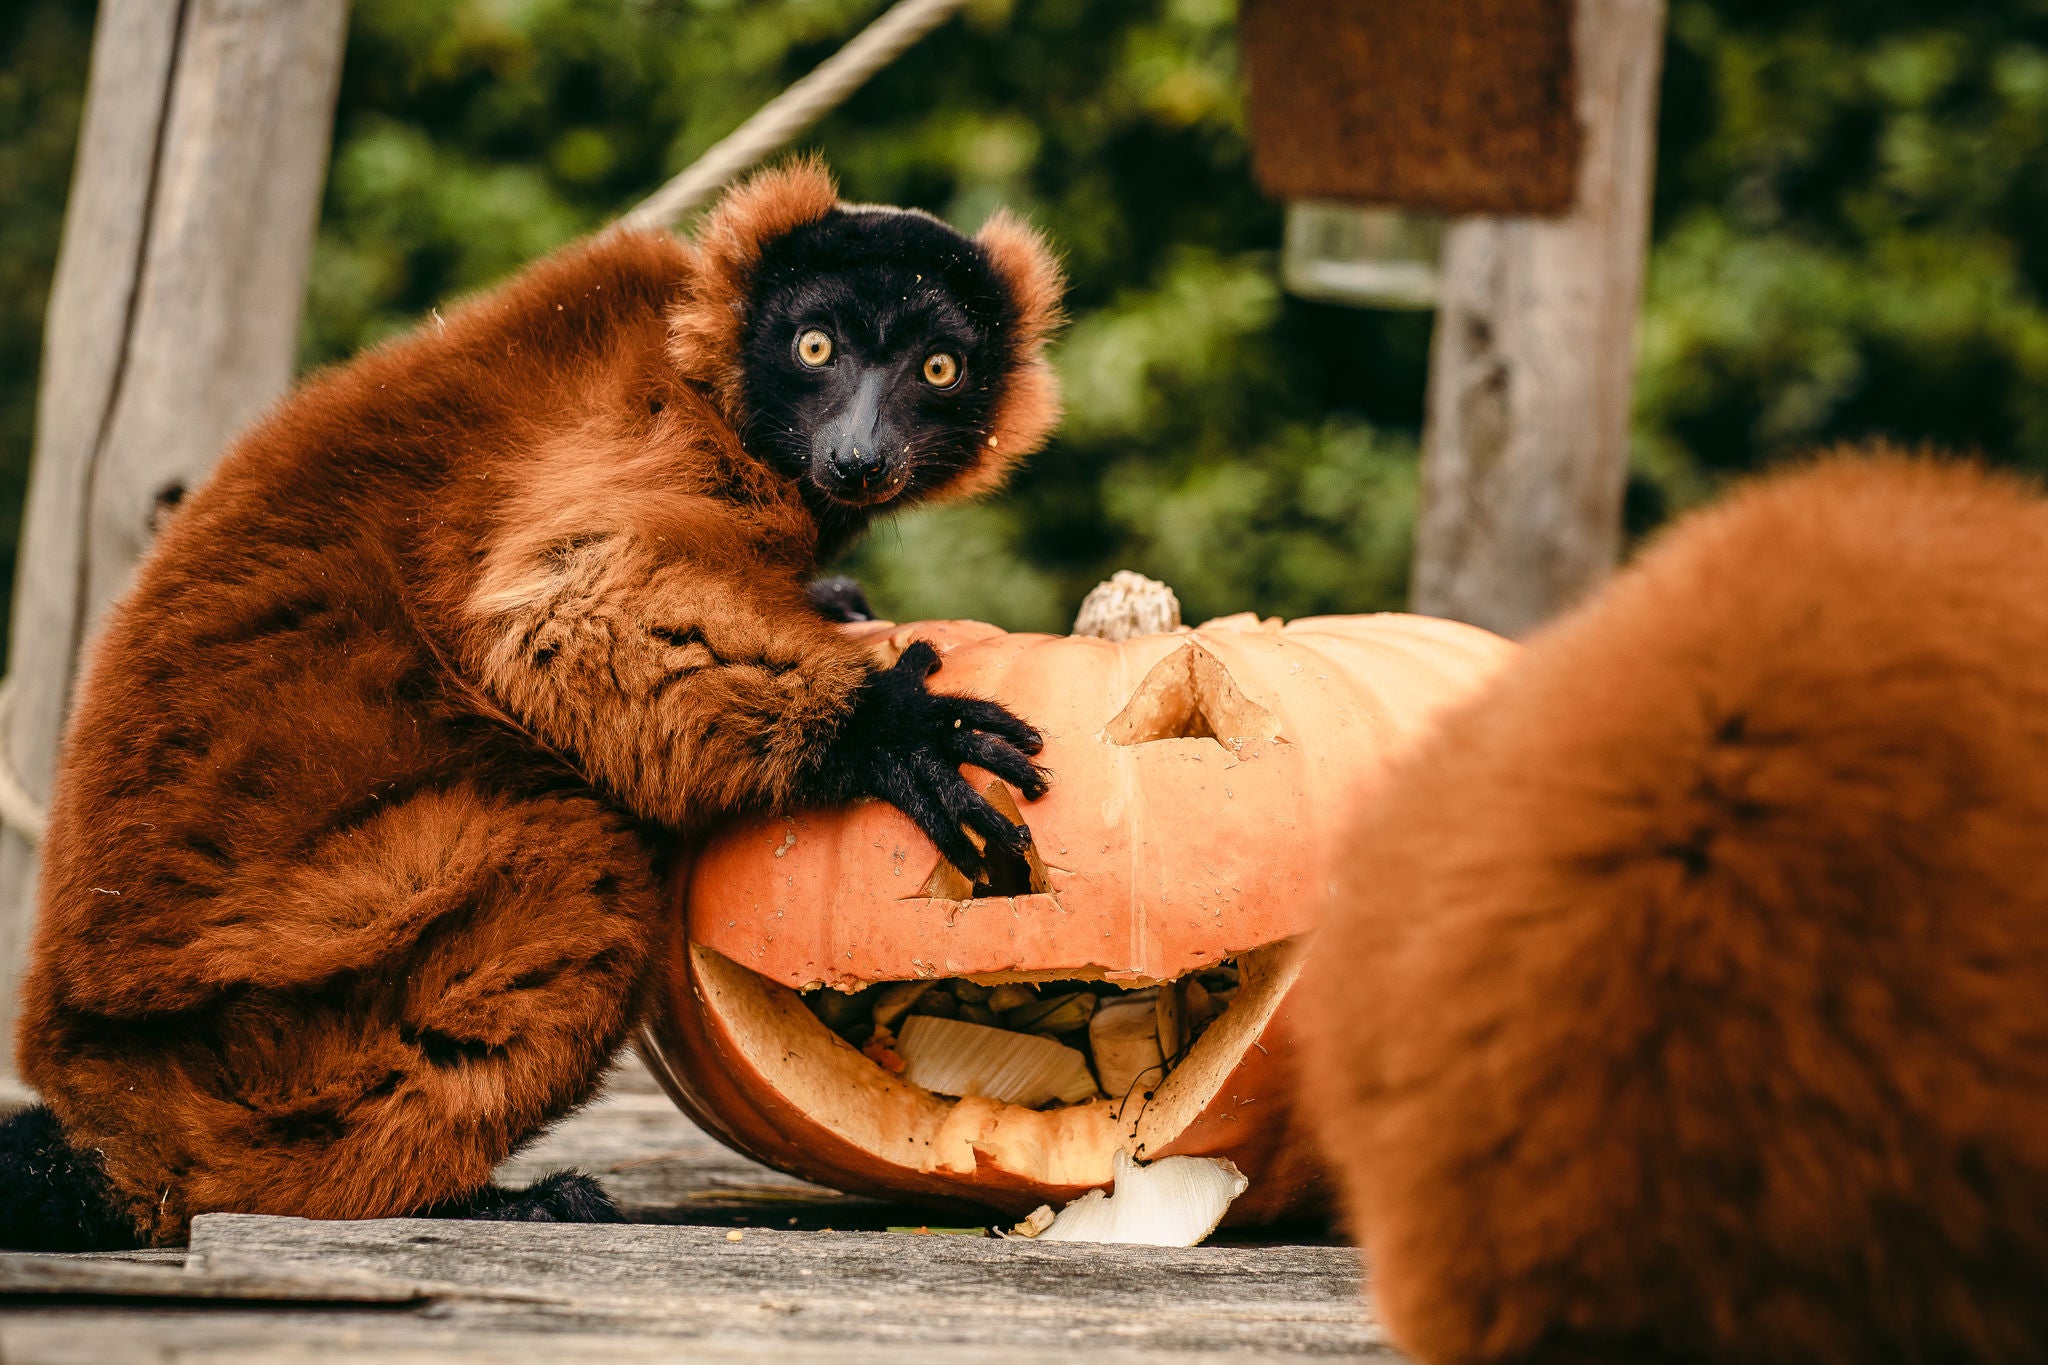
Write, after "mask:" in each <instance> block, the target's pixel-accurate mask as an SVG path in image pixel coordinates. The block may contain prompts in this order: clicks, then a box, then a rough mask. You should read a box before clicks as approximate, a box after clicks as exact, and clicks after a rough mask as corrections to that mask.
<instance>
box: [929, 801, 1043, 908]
mask: <svg viewBox="0 0 2048 1365" xmlns="http://www.w3.org/2000/svg"><path fill="white" fill-rule="evenodd" d="M981 794H982V795H983V796H985V797H987V798H988V803H989V804H990V805H991V806H994V807H995V808H996V809H997V810H999V811H1001V812H1002V813H1003V814H1004V815H1005V816H1007V817H1008V818H1009V819H1011V820H1014V821H1015V822H1017V823H1018V824H1020V825H1021V824H1023V823H1024V817H1023V815H1022V814H1020V813H1019V812H1018V810H1017V800H1016V798H1015V797H1013V796H1011V795H1010V789H1009V788H1008V787H1006V786H1004V785H1003V784H1002V783H1000V782H991V783H990V784H989V785H988V786H986V787H984V788H982V791H981ZM966 834H967V837H968V838H969V839H972V840H973V841H974V846H975V847H976V848H978V849H980V850H981V856H982V857H983V859H985V860H986V862H987V864H988V866H987V870H986V871H985V872H984V873H983V874H982V876H981V878H980V879H979V880H977V881H969V880H968V879H967V874H966V873H964V872H962V871H961V870H960V869H959V868H957V867H955V866H953V865H952V864H951V863H949V862H947V861H946V860H945V859H944V858H940V859H939V862H938V866H936V867H934V868H933V869H932V874H931V875H930V876H929V877H926V878H925V879H924V885H923V887H921V888H920V889H919V890H918V893H917V894H918V895H920V896H930V897H932V898H934V899H937V900H946V901H968V900H979V899H984V898H986V897H990V896H1030V895H1040V894H1045V893H1048V892H1050V891H1051V890H1052V882H1051V880H1050V879H1049V878H1048V877H1047V876H1046V875H1045V860H1044V859H1043V858H1040V857H1039V856H1038V846H1037V845H1036V844H1033V845H1032V846H1030V847H1029V848H1027V849H1025V850H1024V851H1023V852H1022V853H1012V852H1010V850H1008V849H1006V848H990V847H989V846H988V845H987V844H986V843H984V842H983V841H982V838H981V836H980V835H978V834H976V833H975V832H974V831H973V830H968V831H966Z"/></svg>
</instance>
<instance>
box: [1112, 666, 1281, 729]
mask: <svg viewBox="0 0 2048 1365" xmlns="http://www.w3.org/2000/svg"><path fill="white" fill-rule="evenodd" d="M1102 733H1103V737H1104V738H1105V739H1107V740H1108V741H1109V742H1110V743H1112V744H1150V743H1153V742H1154V741H1156V740H1162V739H1209V740H1214V741H1215V742H1216V743H1218V744H1221V745H1223V746H1224V747H1225V748H1227V749H1236V748H1238V747H1239V746H1240V745H1242V744H1243V743H1244V742H1245V741H1246V740H1250V739H1269V740H1270V739H1278V738H1280V720H1279V718H1278V717H1277V716H1275V715H1274V714H1273V713H1272V712H1271V711H1268V710H1267V709H1266V708H1265V707H1263V706H1261V705H1259V704H1258V703H1257V702H1255V701H1253V700H1252V699H1251V698H1250V697H1247V696H1246V695H1245V694H1244V691H1243V689H1242V688H1240V687H1239V686H1238V685H1237V683H1236V681H1235V680H1234V679H1232V678H1231V676H1230V670H1229V669H1227V668H1225V667H1224V666H1223V661H1222V660H1220V659H1218V658H1217V657H1216V656H1215V655H1213V654H1211V653H1210V652H1209V651H1208V650H1206V649H1203V648H1201V647H1200V646H1198V645H1192V644H1190V645H1185V646H1183V647H1182V648H1180V649H1178V650H1175V651H1174V652H1173V653H1171V654H1169V655H1167V656H1166V657H1165V658H1164V659H1161V660H1160V661H1159V662H1158V663H1156V664H1154V665H1153V666H1152V671H1151V672H1150V673H1147V674H1146V675H1145V680H1144V681H1143V682H1141V683H1139V684H1138V690H1137V691H1136V692H1134V693H1132V695H1131V700H1130V701H1129V703H1128V704H1126V705H1125V707H1124V709H1123V710H1122V711H1119V712H1118V713H1117V717H1116V719H1115V720H1112V721H1111V722H1110V723H1109V724H1108V725H1107V726H1105V727H1104V729H1103V732H1102Z"/></svg>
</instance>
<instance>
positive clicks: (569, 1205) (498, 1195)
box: [420, 1171, 626, 1223]
mask: <svg viewBox="0 0 2048 1365" xmlns="http://www.w3.org/2000/svg"><path fill="white" fill-rule="evenodd" d="M420 1216H421V1217H422V1218H467V1219H475V1220H477V1221H481V1222H490V1223H623V1222H625V1221H626V1220H625V1218H624V1217H622V1216H621V1215H620V1213H619V1206H618V1205H616V1204H614V1203H612V1197H611V1196H610V1195H608V1194H606V1193H605V1192H604V1187H603V1186H601V1185H599V1184H598V1183H597V1181H596V1180H594V1179H592V1178H591V1177H590V1176H587V1175H585V1174H583V1173H582V1172H581V1171H556V1172H555V1173H554V1174H553V1175H548V1176H542V1177H541V1178H540V1179H539V1180H536V1181H534V1182H533V1183H532V1184H531V1185H528V1186H527V1187H526V1188H525V1189H523V1190H508V1189H505V1188H504V1187H503V1186H500V1185H486V1186H484V1187H483V1188H482V1189H480V1190H478V1191H477V1192H476V1193H475V1194H472V1195H470V1196H469V1197H468V1198H467V1199H451V1200H449V1201H447V1202H446V1203H442V1204H436V1205H434V1206H433V1207H432V1208H430V1209H428V1210H427V1211H426V1212H425V1213H423V1214H421V1215H420Z"/></svg>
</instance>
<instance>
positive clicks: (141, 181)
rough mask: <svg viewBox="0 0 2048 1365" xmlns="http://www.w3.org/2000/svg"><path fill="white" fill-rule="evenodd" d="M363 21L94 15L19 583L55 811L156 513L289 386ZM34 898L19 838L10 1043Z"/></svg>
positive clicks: (40, 786)
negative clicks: (97, 650)
mask: <svg viewBox="0 0 2048 1365" xmlns="http://www.w3.org/2000/svg"><path fill="white" fill-rule="evenodd" d="M347 22H348V3H347V0H102V3H101V5H100V11H99V19H98V23H97V25H96V29H95V33H94V37H93V53H92V74H91V80H90V84H89V86H88V89H87V94H86V107H85V120H84V124H83V127H82V130H81V132H80V136H79V147H78V160H77V169H76V171H75V172H74V174H73V178H72V184H71V201H70V205H69V208H68V210H67V212H66V214H65V220H64V240H63V244H62V249H61V251H60V253H59V255H58V260H57V277H56V281H55V284H54V287H53V289H52V291H51V296H50V313H49V323H48V328H47V331H46V334H45V340H44V348H43V369H42V380H41V392H40V394H39V396H38V403H37V409H36V443H35V462H34V465H33V467H32V472H31V475H30V479H29V494H28V511H27V515H26V518H25V520H24V524H23V528H22V542H21V543H22V549H21V556H20V566H19V569H18V571H17V574H16V577H15V589H14V627H13V637H12V645H11V647H12V656H11V657H12V673H13V679H14V708H13V724H12V727H11V731H10V733H9V734H7V735H6V736H5V737H4V742H5V743H6V744H7V755H8V757H9V759H10V760H11V761H12V764H13V767H14V770H15V771H16V772H17V773H19V774H20V775H21V778H22V780H23V782H24V784H25V785H26V787H27V788H28V791H29V792H30V794H31V795H32V796H34V797H35V798H36V799H37V800H39V801H45V802H46V801H47V800H48V798H49V788H50V774H51V771H52V768H53V767H54V765H55V761H56V752H57V741H58V735H59V732H60V730H61V728H62V725H63V720H64V715H65V710H66V707H67V705H68V702H69V699H70V694H71V687H72V682H73V679H74V676H75V674H76V672H77V667H78V660H79V656H80V651H81V647H82V644H83V642H84V641H85V639H86V638H87V636H88V635H89V633H90V629H91V626H92V623H93V622H94V621H95V620H97V618H98V617H99V616H100V614H101V613H102V612H103V611H104V610H105V608H106V607H107V605H108V603H109V602H111V601H112V600H113V599H114V598H115V597H116V596H118V595H119V594H120V593H121V592H122V590H123V589H124V588H125V587H126V586H127V584H128V581H129V577H130V575H131V574H132V573H133V571H134V568H135V564H136V562H137V561H138V560H139V559H140V558H141V556H142V554H143V552H144V551H145V550H146V549H147V548H148V546H149V541H150V536H151V532H152V529H153V527H154V525H155V523H156V520H157V518H158V515H159V512H160V509H161V508H162V507H163V506H164V505H167V504H169V503H171V502H173V501H175V499H176V498H178V497H180V496H182V494H183V490H184V489H186V488H189V487H191V486H193V485H195V484H197V483H198V482H199V481H200V480H201V479H203V478H204V477H205V476H206V474H207V472H208V471H209V470H210V469H211V468H212V467H213V463H214V460H215V459H216V458H217V457H218V456H219V454H220V452H221V449H222V447H223V446H224V445H226V443H227V442H228V440H229V438H231V437H232V436H233V435H234V434H235V432H236V431H237V430H238V429H240V428H241V427H242V426H243V425H244V424H245V423H247V422H248V421H249V420H250V419H251V418H252V417H253V416H255V415H256V414H257V413H258V412H259V411H260V410H261V409H262V408H263V407H264V405H265V404H267V403H269V402H270V401H271V400H272V399H274V398H275V397H277V395H278V394H280V393H282V392H283V391H284V389H285V387H286V386H287V385H288V384H289V383H290V381H291V377H292V371H293V367H294V362H295V360H296V356H297V350H298V332H299V313H300V308H301V306H302V304H303V302H304V298H305V286H306V272H307V268H308V265H309V262H310V258H311V253H312V241H313V228H314V224H315V221H316V219H317V216H318V212H319V200H320V186H321V184H322V182H323V181H324V179H325V177H326V170H327V150H328V141H329V137H330V133H331V130H332V125H333V118H334V97H335V89H336V84H337V82H338V81H339V78H340V71H341V51H342V40H343V37H344V34H345V31H346V29H347ZM34 902H35V850H34V847H33V845H32V844H30V843H29V842H28V841H27V840H26V839H24V838H23V837H22V836H21V835H20V834H19V833H18V832H16V831H13V830H9V831H8V832H7V833H6V835H5V836H4V839H0V1034H4V1036H6V1037H9V1038H11V1037H12V1035H13V1025H14V1015H15V999H14V997H15V993H16V989H17V985H18V981H19V974H20V969H21V958H22V950H23V945H24V942H25V940H26V937H27V934H28V930H29V926H30V924H31V922H32V919H33V915H34ZM11 1064H12V1049H11V1048H9V1049H8V1050H7V1052H6V1060H5V1062H4V1063H0V1082H5V1081H6V1080H7V1078H9V1077H11V1074H12V1067H11Z"/></svg>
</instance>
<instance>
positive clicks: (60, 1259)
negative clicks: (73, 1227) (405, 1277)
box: [0, 1252, 432, 1304]
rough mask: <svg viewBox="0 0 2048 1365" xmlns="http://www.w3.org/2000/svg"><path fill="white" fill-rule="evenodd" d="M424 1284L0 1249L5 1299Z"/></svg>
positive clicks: (264, 1297) (339, 1292) (339, 1291)
mask: <svg viewBox="0 0 2048 1365" xmlns="http://www.w3.org/2000/svg"><path fill="white" fill-rule="evenodd" d="M431 1292H432V1291H431V1290H430V1289H429V1288H428V1287H426V1286H424V1285H420V1284H414V1283H408V1282H405V1281H397V1280H391V1279H387V1278H385V1277H384V1276H381V1275H375V1274H371V1273H370V1272H368V1271H363V1270H354V1269H348V1268H339V1269H327V1268H315V1269H311V1270H307V1269H301V1268H298V1267H292V1268H288V1269H283V1270H279V1269H274V1268H258V1269H245V1270H232V1271H228V1272H226V1273H222V1274H209V1273H205V1272H203V1271H195V1270H192V1269H189V1268H188V1267H186V1266H184V1265H182V1264H177V1263H172V1264H155V1265H152V1264H147V1263H138V1262H135V1261H128V1260H115V1259H106V1258H99V1257H87V1256H42V1255H34V1254H27V1253H22V1252H0V1302H5V1301H8V1300H20V1299H46V1298H115V1299H199V1300H214V1301H234V1302H268V1301H272V1300H278V1301H287V1302H300V1303H401V1304H403V1303H420V1302H424V1301H425V1300H426V1299H427V1298H429V1297H430V1296H431Z"/></svg>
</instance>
